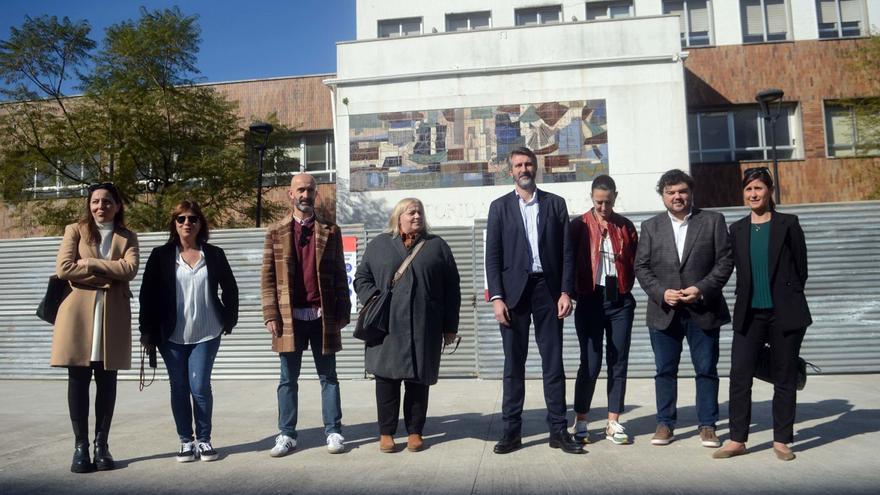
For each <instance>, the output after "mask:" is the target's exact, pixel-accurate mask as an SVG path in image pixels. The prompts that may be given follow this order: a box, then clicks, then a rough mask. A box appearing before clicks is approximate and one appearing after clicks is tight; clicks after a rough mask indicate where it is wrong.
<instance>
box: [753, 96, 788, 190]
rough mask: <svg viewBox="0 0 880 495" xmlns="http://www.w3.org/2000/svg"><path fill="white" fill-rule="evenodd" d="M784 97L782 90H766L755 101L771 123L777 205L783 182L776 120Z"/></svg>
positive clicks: (763, 115) (764, 116)
mask: <svg viewBox="0 0 880 495" xmlns="http://www.w3.org/2000/svg"><path fill="white" fill-rule="evenodd" d="M783 95H785V92H783V91H782V90H781V89H765V90H762V91H759V92H758V94H756V95H755V100H756V101H757V102H758V104H759V105H761V117H763V118H764V122H765V123H766V122H770V145H771V146H772V147H773V178H774V179H776V187H775V188H774V189H773V196H774V198H773V199H774V200H775V201H776V204H779V197H780V182H781V181H780V180H779V160H778V159H777V158H776V119H778V118H779V113H780V111H781V109H782V96H783ZM774 104H775V105H774Z"/></svg>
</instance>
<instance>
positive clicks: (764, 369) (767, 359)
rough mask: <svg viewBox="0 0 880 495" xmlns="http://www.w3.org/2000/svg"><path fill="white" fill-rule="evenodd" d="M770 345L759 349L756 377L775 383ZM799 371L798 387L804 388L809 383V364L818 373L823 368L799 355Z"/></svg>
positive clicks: (799, 388)
mask: <svg viewBox="0 0 880 495" xmlns="http://www.w3.org/2000/svg"><path fill="white" fill-rule="evenodd" d="M771 354H772V353H771V352H770V346H769V345H764V346H763V347H761V350H760V351H758V359H757V362H756V363H755V378H757V379H758V380H761V381H765V382H767V383H771V384H772V383H773V358H772V356H771ZM797 360H798V364H797V367H798V373H797V389H798V390H803V389H804V387H805V386H806V385H807V365H809V366H810V368H812V369H813V371H814V372H816V373H821V372H822V368H820V367H818V366H816V365H814V364H813V363H810V362H808V361H807V360H805V359H804V358H802V357H800V356H798V358H797Z"/></svg>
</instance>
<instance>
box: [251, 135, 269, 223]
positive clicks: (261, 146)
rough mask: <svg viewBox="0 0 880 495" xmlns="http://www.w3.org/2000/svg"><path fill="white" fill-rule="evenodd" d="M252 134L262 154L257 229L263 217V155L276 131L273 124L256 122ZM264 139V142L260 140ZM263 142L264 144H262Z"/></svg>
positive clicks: (258, 187) (258, 183)
mask: <svg viewBox="0 0 880 495" xmlns="http://www.w3.org/2000/svg"><path fill="white" fill-rule="evenodd" d="M249 129H250V131H251V134H252V135H253V136H254V137H255V138H256V139H255V141H256V142H255V143H254V145H253V146H254V149H255V150H257V151H258V152H259V153H260V172H259V175H258V176H257V228H259V227H260V219H261V218H262V216H263V155H265V154H266V145H267V144H268V143H269V134H272V131H273V130H274V129H275V128H274V127H272V124H267V123H265V122H254V123H253V124H251V126H250V128H249ZM260 138H262V140H261V139H260ZM260 141H262V142H260Z"/></svg>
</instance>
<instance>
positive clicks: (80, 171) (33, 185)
mask: <svg viewBox="0 0 880 495" xmlns="http://www.w3.org/2000/svg"><path fill="white" fill-rule="evenodd" d="M59 166H60V164H59ZM64 168H65V170H66V173H67V174H70V176H71V177H76V178H77V179H78V180H73V179H71V178H70V177H67V176H66V175H63V174H61V173H58V172H57V171H55V170H46V169H37V168H34V169H33V171H32V173H31V174H29V176H28V181H27V184H26V186H25V187H24V192H25V193H27V194H28V195H29V196H31V197H32V198H34V199H44V198H71V197H77V196H82V195H83V193H84V191H85V186H83V184H90V183H92V182H95V181H96V180H97V177H96V175H95V171H94V169H93V168H92V167H86V166H83V165H67V166H65V167H64Z"/></svg>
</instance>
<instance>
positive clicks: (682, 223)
mask: <svg viewBox="0 0 880 495" xmlns="http://www.w3.org/2000/svg"><path fill="white" fill-rule="evenodd" d="M666 214H667V215H669V220H670V221H671V222H672V232H673V233H674V234H675V250H676V251H678V261H679V262H681V258H682V257H683V256H684V241H685V239H686V238H687V233H688V224H689V223H690V219H691V213H688V214H687V216H685V217H684V220H679V219H677V218H675V217H674V216H672V213H669V211H668V210H667V211H666Z"/></svg>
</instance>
